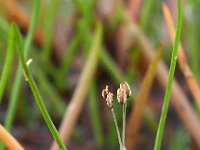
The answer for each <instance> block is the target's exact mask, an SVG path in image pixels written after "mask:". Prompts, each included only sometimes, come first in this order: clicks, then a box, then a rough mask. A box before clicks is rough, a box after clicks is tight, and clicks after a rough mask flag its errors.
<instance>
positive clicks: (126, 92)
mask: <svg viewBox="0 0 200 150" xmlns="http://www.w3.org/2000/svg"><path fill="white" fill-rule="evenodd" d="M129 96H131V90H130V86H129V85H128V83H127V82H126V81H123V82H122V83H121V84H120V88H118V90H117V100H118V102H119V103H121V104H124V103H126V102H127V98H128V97H129Z"/></svg>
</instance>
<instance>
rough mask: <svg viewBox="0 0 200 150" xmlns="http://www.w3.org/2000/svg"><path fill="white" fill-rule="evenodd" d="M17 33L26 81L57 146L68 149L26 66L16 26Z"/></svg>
mask: <svg viewBox="0 0 200 150" xmlns="http://www.w3.org/2000/svg"><path fill="white" fill-rule="evenodd" d="M15 31H16V39H17V42H18V45H17V46H18V48H17V52H18V56H19V59H20V61H21V64H22V68H23V71H24V74H25V76H26V80H27V81H28V83H29V86H30V87H31V90H32V92H33V95H34V97H35V101H36V103H37V105H38V107H39V109H40V111H41V113H42V115H43V117H44V119H45V121H46V123H47V126H48V128H49V130H50V132H51V134H52V135H53V137H54V139H55V140H56V142H57V144H58V145H59V147H60V149H62V150H64V149H66V148H65V145H64V144H63V142H62V140H61V139H60V136H59V134H58V131H57V129H56V127H55V126H54V124H53V122H52V120H51V118H50V116H49V114H48V111H47V110H46V107H45V105H44V103H43V100H42V97H41V96H40V93H39V90H38V88H37V86H36V84H35V81H34V80H33V78H32V75H31V73H30V71H29V69H28V66H27V64H26V61H25V57H24V53H23V48H22V38H21V36H20V32H19V30H18V28H17V26H16V25H15Z"/></svg>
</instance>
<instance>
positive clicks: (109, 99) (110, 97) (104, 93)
mask: <svg viewBox="0 0 200 150" xmlns="http://www.w3.org/2000/svg"><path fill="white" fill-rule="evenodd" d="M102 97H103V98H104V99H105V100H106V103H107V105H108V107H110V108H113V93H111V92H109V90H108V86H106V87H105V89H103V90H102Z"/></svg>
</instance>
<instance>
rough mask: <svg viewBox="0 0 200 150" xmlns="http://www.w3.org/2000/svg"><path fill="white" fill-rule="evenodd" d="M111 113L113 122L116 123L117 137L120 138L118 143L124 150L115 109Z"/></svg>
mask: <svg viewBox="0 0 200 150" xmlns="http://www.w3.org/2000/svg"><path fill="white" fill-rule="evenodd" d="M111 112H112V116H113V120H114V123H115V128H116V130H117V136H118V141H119V145H120V150H122V148H123V146H122V140H121V137H120V132H119V128H118V125H117V119H116V116H115V112H114V109H113V108H112V109H111Z"/></svg>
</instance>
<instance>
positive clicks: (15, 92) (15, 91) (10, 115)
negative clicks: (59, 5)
mask: <svg viewBox="0 0 200 150" xmlns="http://www.w3.org/2000/svg"><path fill="white" fill-rule="evenodd" d="M34 3H35V5H34V10H33V13H32V16H31V25H30V29H29V32H28V35H27V38H26V40H25V44H24V53H25V57H26V56H27V55H28V52H29V50H30V48H31V42H32V39H33V36H34V31H35V26H36V23H37V20H38V16H39V8H40V0H36V1H34ZM21 86H22V68H21V65H20V64H19V65H18V67H17V73H16V77H15V81H14V85H13V87H12V90H11V97H10V100H9V106H8V112H7V114H6V120H5V127H6V129H7V130H10V129H11V127H12V122H13V119H14V115H15V112H16V107H17V102H18V97H19V93H20V89H21Z"/></svg>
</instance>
